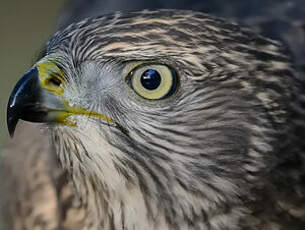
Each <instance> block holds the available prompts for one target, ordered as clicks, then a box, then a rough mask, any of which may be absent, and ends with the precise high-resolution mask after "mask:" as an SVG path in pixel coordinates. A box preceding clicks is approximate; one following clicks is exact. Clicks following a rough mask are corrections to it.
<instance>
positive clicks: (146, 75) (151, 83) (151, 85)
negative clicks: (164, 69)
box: [141, 69, 161, 90]
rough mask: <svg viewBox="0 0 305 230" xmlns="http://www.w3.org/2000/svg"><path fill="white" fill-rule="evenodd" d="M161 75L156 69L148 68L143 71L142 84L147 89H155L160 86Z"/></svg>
mask: <svg viewBox="0 0 305 230" xmlns="http://www.w3.org/2000/svg"><path fill="white" fill-rule="evenodd" d="M160 83H161V76H160V74H159V73H158V71H157V70H155V69H148V70H146V71H145V72H143V73H142V76H141V84H142V85H143V87H144V88H145V89H148V90H154V89H156V88H158V87H159V85H160Z"/></svg>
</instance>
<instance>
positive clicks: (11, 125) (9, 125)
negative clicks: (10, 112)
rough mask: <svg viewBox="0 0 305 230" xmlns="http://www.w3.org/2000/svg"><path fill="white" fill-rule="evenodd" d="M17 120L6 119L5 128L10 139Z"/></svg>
mask: <svg viewBox="0 0 305 230" xmlns="http://www.w3.org/2000/svg"><path fill="white" fill-rule="evenodd" d="M18 120H19V119H14V118H13V117H9V116H8V117H7V128H8V132H9V134H10V136H11V137H13V136H14V133H15V129H16V126H17V123H18Z"/></svg>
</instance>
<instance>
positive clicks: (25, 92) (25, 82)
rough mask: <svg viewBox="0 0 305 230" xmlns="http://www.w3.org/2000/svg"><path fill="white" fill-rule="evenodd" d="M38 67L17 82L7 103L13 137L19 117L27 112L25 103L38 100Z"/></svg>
mask: <svg viewBox="0 0 305 230" xmlns="http://www.w3.org/2000/svg"><path fill="white" fill-rule="evenodd" d="M37 76H38V70H37V67H34V68H32V69H31V70H30V71H28V72H27V73H26V74H25V75H24V76H23V77H22V78H21V79H20V80H19V81H18V82H17V84H16V86H15V87H14V89H13V91H12V93H11V96H10V98H9V101H8V105H7V114H6V116H7V128H8V132H9V134H10V136H11V137H13V136H14V132H15V128H16V126H17V123H18V121H19V119H23V117H24V116H25V114H23V113H24V112H26V111H24V108H25V107H24V105H25V104H29V103H32V101H35V100H36V92H37V90H36V88H35V87H36V85H37V79H38V77H37Z"/></svg>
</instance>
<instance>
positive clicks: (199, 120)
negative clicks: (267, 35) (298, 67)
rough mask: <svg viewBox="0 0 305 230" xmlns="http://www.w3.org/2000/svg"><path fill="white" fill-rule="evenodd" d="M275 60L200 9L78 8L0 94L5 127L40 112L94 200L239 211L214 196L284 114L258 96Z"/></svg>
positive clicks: (268, 91)
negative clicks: (80, 15) (91, 12)
mask: <svg viewBox="0 0 305 230" xmlns="http://www.w3.org/2000/svg"><path fill="white" fill-rule="evenodd" d="M287 63H288V61H287V59H286V58H285V57H284V56H283V55H282V54H281V51H280V48H279V47H278V44H277V43H276V42H273V41H270V40H268V39H264V38H262V37H260V36H257V35H255V34H253V33H251V32H249V31H247V30H243V29H240V27H238V26H237V25H235V24H232V23H228V22H226V21H224V20H221V19H218V18H214V17H211V16H207V15H205V14H202V13H196V12H191V11H173V10H160V11H141V12H133V13H126V14H121V13H115V14H112V15H107V16H102V17H98V18H90V19H86V20H83V21H81V22H79V23H75V24H72V25H70V26H69V27H67V28H66V29H64V30H62V31H59V32H57V33H56V34H55V35H54V36H53V37H52V38H51V39H50V40H49V42H48V43H47V45H46V53H45V56H44V57H43V58H42V59H41V60H39V61H38V62H37V63H36V64H35V65H34V66H33V67H32V68H31V69H30V71H29V72H27V73H26V74H25V75H24V76H23V77H22V79H21V80H20V81H19V82H18V83H17V85H16V87H15V89H14V90H13V93H12V94H11V97H10V99H9V104H8V113H7V114H8V117H7V121H8V127H9V131H10V133H11V134H13V132H14V130H15V126H16V124H17V121H18V119H23V120H27V121H32V122H43V123H45V127H46V129H47V133H49V134H50V137H51V141H52V143H53V144H54V146H55V149H56V153H57V155H58V157H59V158H60V160H61V162H62V164H63V166H64V168H66V169H67V170H68V171H69V172H70V173H71V175H72V178H73V179H74V180H75V181H76V183H75V184H76V187H77V188H78V190H80V191H81V192H82V191H83V193H82V194H83V195H84V194H87V196H88V191H94V193H95V194H99V196H98V197H99V199H100V200H102V203H103V204H104V207H108V208H109V207H112V206H115V202H114V200H116V201H117V203H120V202H121V203H124V202H126V203H128V202H129V203H128V204H129V205H130V206H133V205H135V203H132V202H131V200H132V199H131V198H130V197H133V200H137V202H140V203H141V202H142V203H143V207H144V206H145V207H146V208H145V210H146V211H145V213H150V214H151V215H152V216H154V218H155V217H156V216H158V212H159V211H157V210H161V212H162V213H163V214H164V215H161V216H163V217H164V219H166V220H167V223H170V224H175V223H176V222H175V221H174V220H175V219H176V218H178V217H179V218H180V219H181V218H182V217H183V218H196V216H197V217H198V216H202V215H203V216H204V215H206V216H205V218H207V216H210V217H211V218H212V216H213V215H216V212H220V213H222V214H224V213H226V214H228V215H237V213H238V215H240V213H241V211H240V210H239V211H236V212H232V211H231V209H226V208H224V207H227V206H228V204H230V205H232V206H234V207H235V206H239V204H240V201H241V197H243V196H245V194H248V193H247V191H249V190H250V189H251V188H252V187H253V186H255V181H256V179H257V177H258V175H259V174H260V173H261V172H262V171H263V170H264V169H265V165H266V161H267V160H268V159H267V158H269V157H270V155H271V154H270V153H272V151H274V149H273V148H272V146H274V145H273V144H272V143H273V141H274V135H273V134H274V133H273V129H274V126H275V125H277V124H281V122H282V120H283V119H285V114H284V113H280V111H282V107H281V106H282V105H281V104H280V103H274V104H272V103H270V100H271V98H272V100H273V101H275V102H277V101H280V100H281V96H283V95H286V94H287V92H286V91H285V90H284V89H283V88H284V87H283V88H281V85H284V84H286V83H283V82H284V80H283V79H282V80H281V82H279V80H278V79H279V78H278V76H279V75H283V74H288V73H287V71H286V72H285V71H284V70H286V69H287V68H288V66H289V64H287ZM263 84H265V85H267V84H268V87H261V86H262V85H263ZM275 86H278V88H277V87H275ZM279 91H280V92H281V93H279ZM274 111H276V112H274ZM277 112H278V113H277ZM84 188H86V189H84ZM85 191H87V193H86V192H85ZM84 196H86V195H84ZM87 199H89V198H87ZM121 203H120V204H121ZM219 207H222V208H221V211H219V210H220V208H219ZM143 229H145V228H143Z"/></svg>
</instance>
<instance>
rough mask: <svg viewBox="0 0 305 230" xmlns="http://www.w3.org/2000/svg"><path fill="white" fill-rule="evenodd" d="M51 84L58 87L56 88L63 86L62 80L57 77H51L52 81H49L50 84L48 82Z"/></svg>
mask: <svg viewBox="0 0 305 230" xmlns="http://www.w3.org/2000/svg"><path fill="white" fill-rule="evenodd" d="M48 83H49V84H52V85H54V86H56V87H59V86H60V85H61V80H60V79H58V78H57V77H51V78H50V79H49V82H48Z"/></svg>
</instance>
